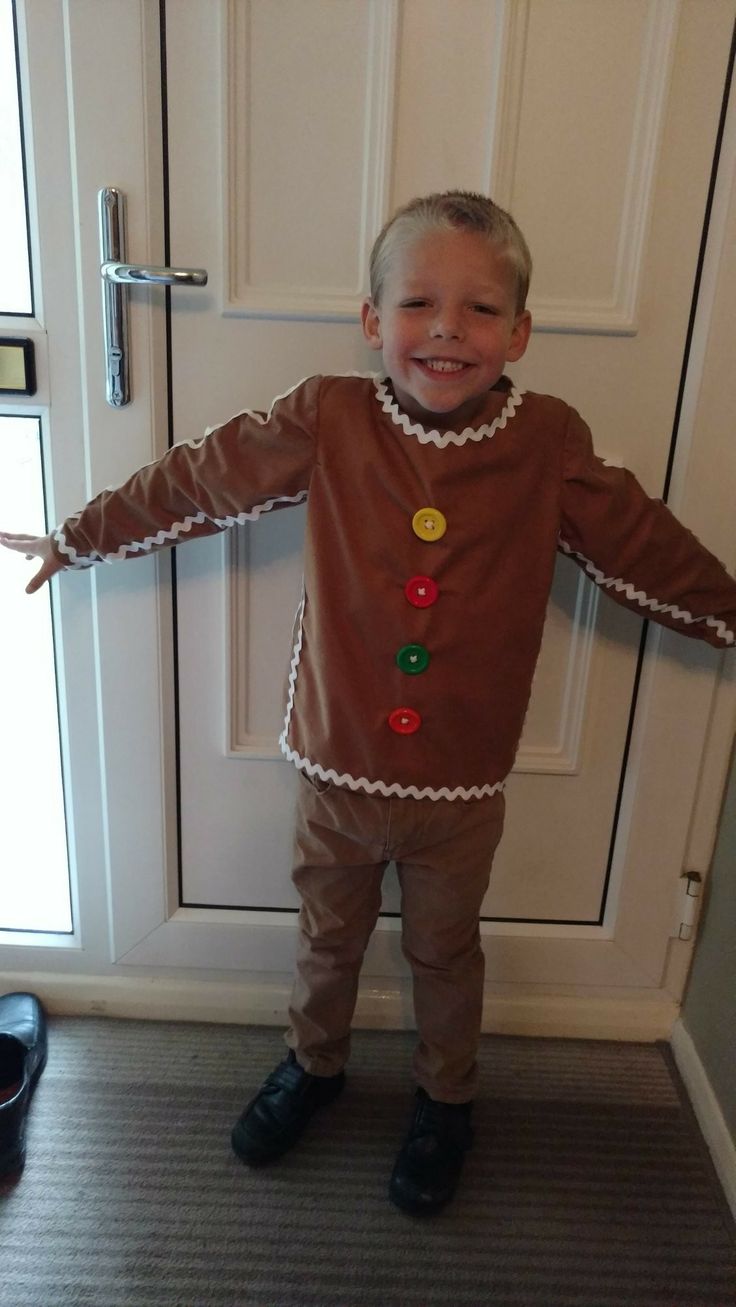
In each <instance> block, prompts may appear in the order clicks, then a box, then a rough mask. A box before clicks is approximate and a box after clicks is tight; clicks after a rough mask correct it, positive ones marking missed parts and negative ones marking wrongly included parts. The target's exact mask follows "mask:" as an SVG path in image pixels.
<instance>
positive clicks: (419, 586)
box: [404, 576, 440, 608]
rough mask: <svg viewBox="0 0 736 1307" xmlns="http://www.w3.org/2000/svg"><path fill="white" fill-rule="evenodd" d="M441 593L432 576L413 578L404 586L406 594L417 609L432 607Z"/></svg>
mask: <svg viewBox="0 0 736 1307" xmlns="http://www.w3.org/2000/svg"><path fill="white" fill-rule="evenodd" d="M439 592H440V591H439V586H438V585H437V582H436V581H433V580H432V578H431V576H413V577H412V578H411V580H410V581H407V583H406V585H405V586H404V594H405V595H406V597H407V599H408V600H409V603H410V604H413V605H414V607H415V608H429V607H431V605H432V604H433V603H434V602H435V600H436V598H437V596H438V594H439Z"/></svg>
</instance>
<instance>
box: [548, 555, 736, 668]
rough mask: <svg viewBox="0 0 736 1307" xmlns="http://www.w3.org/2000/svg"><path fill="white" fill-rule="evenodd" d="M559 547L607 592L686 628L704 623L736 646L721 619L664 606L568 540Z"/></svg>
mask: <svg viewBox="0 0 736 1307" xmlns="http://www.w3.org/2000/svg"><path fill="white" fill-rule="evenodd" d="M559 546H560V549H561V550H562V551H563V553H565V554H568V555H569V556H570V557H571V558H577V559H578V561H579V562H581V563H583V564H584V565H585V571H586V572H587V573H588V575H589V576H590V577H592V579H593V580H594V581H595V583H596V585H600V586H603V587H605V588H606V589H607V590H617V591H618V593H619V594H623V595H625V596H626V598H627V599H630V600H631V602H632V603H636V604H638V605H639V607H640V608H648V609H649V610H650V612H652V613H669V614H670V616H671V617H674V618H675V620H676V621H678V622H683V623H684V624H685V625H686V626H694V625H696V623H698V622H702V623H703V624H704V625H705V626H711V627H713V629H714V631H715V633H716V635H717V636H718V638H719V640H723V643H724V644H727V645H732V644H736V634H734V632H733V631H731V630H730V629H729V628H728V626H726V623H725V622H724V621H723V620H722V618H720V617H713V616H712V615H705V616H702V617H696V616H695V615H694V614H693V613H689V612H688V611H687V609H685V608H678V607H677V605H676V604H663V603H661V602H660V601H659V600H658V599H652V598H650V596H649V595H648V594H647V593H646V591H644V590H636V589H635V588H634V585H633V584H632V582H631V581H624V580H623V579H622V578H621V577H613V576H606V575H605V573H603V572H601V571H600V569H599V568H597V567H596V566H595V563H592V562H591V560H590V559H589V558H586V557H585V554H581V553H579V552H578V550H577V549H573V548H572V547H571V546H570V545H569V544H568V543H567V541H566V540H563V539H562V536H560V537H559Z"/></svg>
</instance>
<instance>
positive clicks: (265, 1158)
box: [232, 1049, 345, 1166]
mask: <svg viewBox="0 0 736 1307" xmlns="http://www.w3.org/2000/svg"><path fill="white" fill-rule="evenodd" d="M344 1085H345V1072H344V1071H340V1072H339V1073H338V1074H337V1075H336V1076H313V1075H310V1074H309V1072H308V1071H305V1070H304V1069H303V1067H300V1065H299V1063H298V1062H297V1060H296V1057H295V1055H294V1051H293V1049H290V1050H289V1055H288V1057H287V1058H286V1059H285V1060H284V1061H283V1062H280V1063H279V1065H278V1066H277V1067H276V1069H275V1070H274V1071H272V1072H271V1074H270V1076H267V1077H266V1079H265V1080H264V1082H263V1084H262V1085H261V1088H260V1089H259V1090H258V1093H257V1094H256V1095H255V1097H254V1098H252V1099H251V1100H250V1102H249V1103H248V1105H247V1107H245V1109H244V1110H243V1113H242V1115H241V1116H240V1117H239V1119H238V1121H237V1122H236V1123H235V1126H234V1128H233V1133H232V1145H233V1148H234V1150H235V1152H236V1153H237V1155H238V1157H239V1158H241V1160H242V1161H243V1162H245V1163H246V1165H247V1166H263V1165H264V1163H266V1162H272V1161H273V1160H274V1159H275V1158H277V1157H281V1154H282V1153H285V1152H286V1151H287V1149H289V1148H291V1146H292V1144H295V1143H296V1141H297V1139H298V1138H299V1136H300V1135H301V1133H302V1131H303V1129H304V1127H305V1126H306V1124H307V1122H308V1121H309V1119H310V1117H311V1116H312V1114H313V1113H314V1112H315V1111H316V1110H317V1108H318V1107H323V1106H324V1105H325V1104H326V1103H331V1102H332V1100H333V1098H337V1096H338V1094H339V1093H341V1092H342V1090H343V1088H344Z"/></svg>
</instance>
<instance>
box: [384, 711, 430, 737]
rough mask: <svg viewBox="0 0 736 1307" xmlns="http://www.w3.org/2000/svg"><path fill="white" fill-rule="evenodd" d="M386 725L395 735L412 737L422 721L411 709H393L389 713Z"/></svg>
mask: <svg viewBox="0 0 736 1307" xmlns="http://www.w3.org/2000/svg"><path fill="white" fill-rule="evenodd" d="M388 724H389V726H390V727H391V730H392V731H396V734H397V735H413V734H414V732H415V731H418V730H419V727H420V726H421V724H422V719H421V717H420V716H419V713H418V712H415V711H414V709H413V708H394V710H393V712H392V713H389V718H388Z"/></svg>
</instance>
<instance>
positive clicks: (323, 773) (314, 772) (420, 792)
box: [279, 735, 505, 799]
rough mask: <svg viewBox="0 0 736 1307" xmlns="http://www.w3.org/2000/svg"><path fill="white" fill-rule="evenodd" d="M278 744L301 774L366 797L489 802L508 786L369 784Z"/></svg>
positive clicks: (498, 784) (280, 742)
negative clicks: (358, 792) (478, 800)
mask: <svg viewBox="0 0 736 1307" xmlns="http://www.w3.org/2000/svg"><path fill="white" fill-rule="evenodd" d="M279 744H280V746H281V751H282V753H283V754H284V757H286V758H288V760H289V762H293V763H294V765H295V766H296V767H298V768H299V770H300V771H304V772H306V773H307V775H308V776H318V777H319V779H320V780H321V781H331V782H332V784H333V785H337V786H341V787H343V788H345V789H350V790H353V791H359V790H360V791H362V792H363V793H365V794H381V795H382V796H383V798H384V799H391V798H399V799H488V798H490V797H491V795H492V794H498V792H499V790H502V789H503V788H504V786H505V782H504V781H497V782H496V784H495V785H473V786H471V787H470V789H464V788H463V787H462V786H460V785H458V786H457V787H456V788H455V789H454V790H451V789H448V787H447V786H446V785H444V786H443V787H442V789H440V790H433V789H431V788H430V787H429V786H425V787H424V788H423V789H420V788H419V786H418V785H399V784H398V783H394V784H387V783H386V782H385V781H369V780H368V779H367V778H366V777H365V776H351V775H350V772H336V771H335V770H334V768H332V767H329V768H328V767H322V766H320V764H319V763H318V762H311V761H310V760H309V759H308V758H303V757H302V755H301V754H299V753H297V752H296V750H295V749H291V748H289V745H288V744H287V743H286V740H285V739H284V736H283V735H282V736H281V738H280V739H279Z"/></svg>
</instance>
